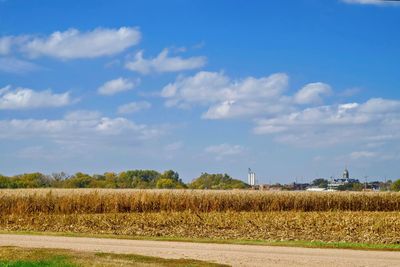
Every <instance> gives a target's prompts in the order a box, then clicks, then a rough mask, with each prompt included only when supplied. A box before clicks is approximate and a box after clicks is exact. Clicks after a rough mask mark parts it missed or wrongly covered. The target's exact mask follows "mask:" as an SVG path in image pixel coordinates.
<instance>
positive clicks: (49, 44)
mask: <svg viewBox="0 0 400 267" xmlns="http://www.w3.org/2000/svg"><path fill="white" fill-rule="evenodd" d="M140 37H141V34H140V31H139V30H138V29H137V28H131V27H121V28H119V29H108V28H97V29H94V30H92V31H86V32H80V31H79V30H77V29H69V30H67V31H63V32H62V31H56V32H54V33H52V34H51V35H50V36H45V37H33V36H30V37H29V38H27V40H26V41H25V42H23V43H22V44H20V49H21V50H22V51H23V52H25V53H26V54H27V55H28V56H30V57H32V58H36V57H40V56H48V57H54V58H59V59H76V58H95V57H101V56H110V55H114V54H118V53H120V52H122V51H124V50H126V49H127V48H129V47H131V46H134V45H136V44H137V43H138V42H139V41H140Z"/></svg>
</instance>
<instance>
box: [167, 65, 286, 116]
mask: <svg viewBox="0 0 400 267" xmlns="http://www.w3.org/2000/svg"><path fill="white" fill-rule="evenodd" d="M287 85H288V76H287V75H286V74H284V73H277V74H273V75H270V76H267V77H261V78H254V77H247V78H245V79H242V80H232V79H231V78H229V77H228V76H226V75H225V74H223V73H220V72H206V71H201V72H198V73H197V74H195V75H194V76H191V77H181V78H178V79H177V80H176V81H175V82H174V83H170V84H168V85H167V86H165V87H164V88H163V89H162V91H161V96H162V97H164V98H165V99H166V105H167V106H168V107H172V106H176V107H179V108H187V107H191V106H193V105H202V106H208V110H207V111H206V112H205V113H203V115H202V117H203V118H205V119H225V118H234V117H241V116H249V115H256V114H260V113H277V112H280V111H282V110H283V109H285V108H286V107H287V105H286V104H287V103H288V102H289V99H288V98H287V97H284V96H282V93H283V92H284V91H285V90H286V88H287Z"/></svg>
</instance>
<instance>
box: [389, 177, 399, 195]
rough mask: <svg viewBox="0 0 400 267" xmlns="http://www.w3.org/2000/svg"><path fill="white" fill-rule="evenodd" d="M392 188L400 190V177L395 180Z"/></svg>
mask: <svg viewBox="0 0 400 267" xmlns="http://www.w3.org/2000/svg"><path fill="white" fill-rule="evenodd" d="M390 189H391V190H393V191H397V192H398V191H400V179H398V180H396V181H394V182H393V183H392V185H391V186H390Z"/></svg>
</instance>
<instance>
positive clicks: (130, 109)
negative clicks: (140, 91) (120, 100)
mask: <svg viewBox="0 0 400 267" xmlns="http://www.w3.org/2000/svg"><path fill="white" fill-rule="evenodd" d="M150 107H151V104H150V103H149V102H147V101H140V102H131V103H128V104H124V105H121V106H119V107H118V113H119V114H129V113H135V112H138V111H140V110H144V109H149V108H150Z"/></svg>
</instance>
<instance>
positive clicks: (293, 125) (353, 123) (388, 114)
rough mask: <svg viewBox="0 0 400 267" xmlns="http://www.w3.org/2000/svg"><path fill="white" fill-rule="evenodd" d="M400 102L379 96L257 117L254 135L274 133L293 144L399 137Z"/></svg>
mask: <svg viewBox="0 0 400 267" xmlns="http://www.w3.org/2000/svg"><path fill="white" fill-rule="evenodd" d="M399 130H400V101H397V100H388V99H381V98H374V99H370V100H368V101H366V102H364V103H348V104H340V105H328V106H319V107H311V108H305V109H303V110H300V111H296V112H292V113H289V114H283V115H279V116H275V117H272V118H267V119H258V120H256V127H255V128H254V132H255V133H256V134H270V135H274V136H275V138H276V140H277V141H280V142H284V143H290V144H295V145H306V146H308V145H311V146H313V145H331V144H337V143H345V142H353V143H355V142H371V140H373V139H376V138H379V137H380V136H391V138H400V135H399V134H398V133H399Z"/></svg>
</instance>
